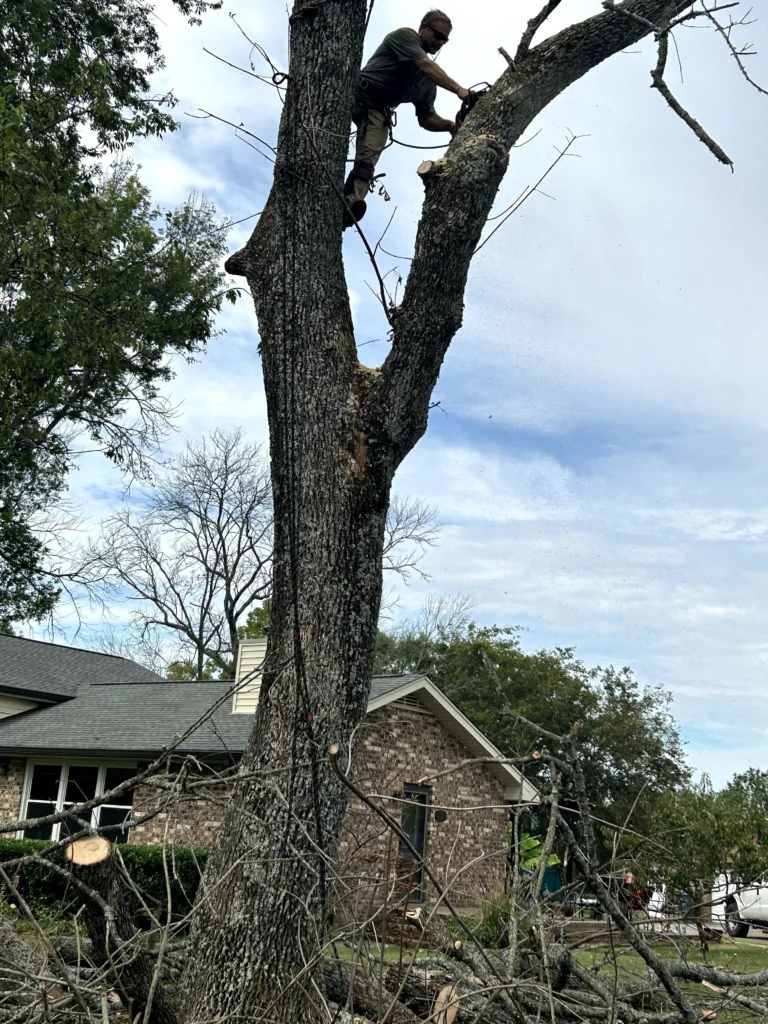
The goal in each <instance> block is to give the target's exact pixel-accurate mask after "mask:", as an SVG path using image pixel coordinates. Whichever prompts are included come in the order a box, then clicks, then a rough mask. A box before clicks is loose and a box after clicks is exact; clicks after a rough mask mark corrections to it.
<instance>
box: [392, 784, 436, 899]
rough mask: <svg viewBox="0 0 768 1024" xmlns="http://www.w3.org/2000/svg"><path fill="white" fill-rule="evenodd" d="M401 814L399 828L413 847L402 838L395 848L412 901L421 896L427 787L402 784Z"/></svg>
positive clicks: (425, 849) (422, 897)
mask: <svg viewBox="0 0 768 1024" xmlns="http://www.w3.org/2000/svg"><path fill="white" fill-rule="evenodd" d="M403 799H404V800H407V801H408V803H405V804H403V816H402V820H401V825H400V827H401V828H402V830H403V832H404V833H405V835H406V836H407V837H408V839H409V841H410V843H411V846H413V847H414V849H415V850H416V853H417V856H414V853H413V850H411V849H410V847H409V846H407V845H406V844H405V843H404V842H403V841H402V839H401V840H400V847H399V850H398V854H399V862H400V865H399V866H400V872H399V873H400V874H401V877H404V879H405V881H406V885H407V888H408V890H409V891H408V896H407V898H408V899H409V900H411V901H412V902H414V903H420V902H421V901H422V900H423V899H424V890H423V888H422V886H423V882H424V854H425V853H426V851H427V807H428V805H429V789H428V788H427V787H426V786H415V785H411V784H410V783H406V784H405V786H404V787H403Z"/></svg>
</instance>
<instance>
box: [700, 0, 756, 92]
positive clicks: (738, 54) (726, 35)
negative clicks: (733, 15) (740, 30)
mask: <svg viewBox="0 0 768 1024" xmlns="http://www.w3.org/2000/svg"><path fill="white" fill-rule="evenodd" d="M702 6H703V8H704V10H703V12H702V13H703V14H704V15H705V16H706V17H707V18H709V20H710V21H711V22H712V24H713V25H714V26H715V28H716V29H717V31H718V32H719V33H720V35H721V36H722V37H723V39H724V40H725V45H726V46H727V47H728V49H729V50H730V51H731V56H732V57H733V59H734V60H735V61H736V63H737V64H738V65H739V71H741V73H742V75H744V77H745V78H746V80H747V81H748V82H749V84H750V85H751V86H754V88H755V89H757V91H758V92H760V93H762V94H763V96H768V89H764V88H763V87H762V86H761V85H758V84H757V82H756V81H755V80H754V79H753V78H751V77H750V75H749V72H748V71H747V69H746V67H745V66H744V62H743V60H742V59H741V58H742V57H749V56H752V54H753V53H754V51H751V50H749V48H748V47H745V48H744V49H742V50H737V49H736V47H735V46H734V44H733V40H732V39H731V30H732V29H734V28H736V27H737V26H738V25H743V24H745V23H746V22H745V19H746V17H747V16H748V15H745V16H744V18H742V19H741V20H740V21H734V20H733V19H731V23H730V25H729V26H728V28H727V29H726V28H724V27H723V25H721V24H720V22H719V21H718V20H717V18H716V17H715V16H714V12H715V11H719V10H722V9H723V8H722V7H707V5H706V3H703V5H702ZM725 6H727V7H733V6H735V5H734V4H726V5H725Z"/></svg>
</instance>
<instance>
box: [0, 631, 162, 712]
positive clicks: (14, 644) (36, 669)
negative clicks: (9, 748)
mask: <svg viewBox="0 0 768 1024" xmlns="http://www.w3.org/2000/svg"><path fill="white" fill-rule="evenodd" d="M160 678H161V677H160V676H159V675H157V673H156V672H150V670H149V669H147V668H144V666H143V665H139V664H137V663H136V662H135V661H129V660H128V659H127V658H120V657H118V656H117V655H114V654H99V653H98V652H96V651H84V650H80V649H79V648H77V647H63V646H61V645H60V644H49V643H45V642H43V641H41V640H27V639H26V638H24V637H19V636H6V635H5V634H0V692H2V693H13V694H18V695H19V696H24V697H27V696H28V697H31V698H35V697H38V698H40V699H44V700H60V699H61V698H66V697H72V696H74V694H75V693H76V692H77V690H78V687H80V686H85V685H88V684H89V683H103V682H114V683H126V682H134V681H139V680H142V681H145V682H152V681H157V680H159V679H160Z"/></svg>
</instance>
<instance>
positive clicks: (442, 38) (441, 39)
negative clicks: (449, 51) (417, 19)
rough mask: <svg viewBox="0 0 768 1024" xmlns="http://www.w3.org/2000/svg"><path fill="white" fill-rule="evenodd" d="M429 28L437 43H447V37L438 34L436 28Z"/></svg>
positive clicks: (440, 33)
mask: <svg viewBox="0 0 768 1024" xmlns="http://www.w3.org/2000/svg"><path fill="white" fill-rule="evenodd" d="M429 27H430V28H431V29H432V35H433V36H434V37H435V39H436V40H437V41H438V43H447V42H448V41H449V40H448V36H446V35H444V33H442V32H438V30H437V29H436V28H432V26H431V25H430V26H429Z"/></svg>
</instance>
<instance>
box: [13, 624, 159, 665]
mask: <svg viewBox="0 0 768 1024" xmlns="http://www.w3.org/2000/svg"><path fill="white" fill-rule="evenodd" d="M0 638H2V640H25V641H26V642H27V643H28V644H44V645H45V646H46V647H58V648H60V649H61V650H62V651H78V652H79V653H80V654H95V655H97V656H98V657H99V658H116V659H117V660H118V661H127V662H128V664H129V665H139V662H138V661H134V660H133V659H132V658H126V657H125V655H124V654H109V653H108V652H107V651H92V650H91V649H90V647H73V646H72V645H71V644H59V643H56V641H55V640H37V639H36V638H35V637H33V636H16V634H15V633H2V634H0ZM140 667H141V668H146V666H145V665H141V666H140ZM151 671H152V669H151V668H148V669H147V672H151Z"/></svg>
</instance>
